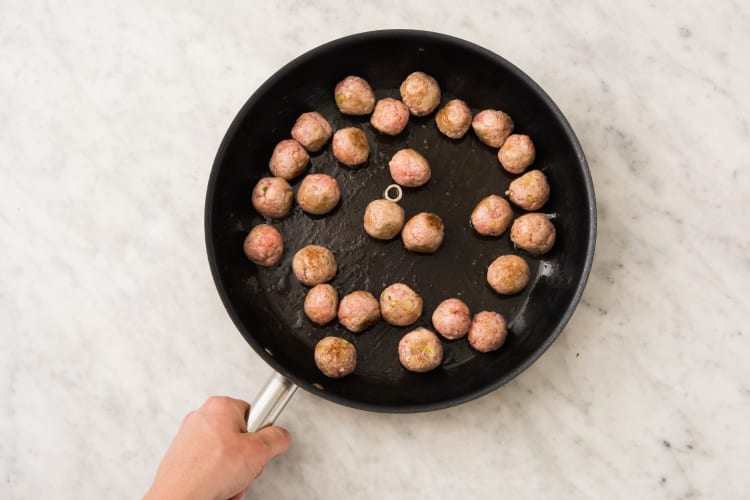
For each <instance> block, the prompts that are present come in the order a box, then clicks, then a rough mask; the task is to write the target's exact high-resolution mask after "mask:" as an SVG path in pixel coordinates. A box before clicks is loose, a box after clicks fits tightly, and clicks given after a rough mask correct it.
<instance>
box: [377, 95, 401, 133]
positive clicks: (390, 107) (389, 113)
mask: <svg viewBox="0 0 750 500" xmlns="http://www.w3.org/2000/svg"><path fill="white" fill-rule="evenodd" d="M407 123H409V108H407V107H406V104H404V103H403V102H401V101H398V100H396V99H391V98H390V97H386V98H385V99H381V100H379V101H378V102H377V103H376V104H375V111H373V112H372V116H371V117H370V124H371V125H372V126H373V127H374V128H375V129H376V130H378V131H380V132H382V133H384V134H387V135H398V134H400V133H401V132H402V131H403V130H404V129H405V128H406V124H407Z"/></svg>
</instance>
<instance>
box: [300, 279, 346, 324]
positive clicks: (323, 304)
mask: <svg viewBox="0 0 750 500" xmlns="http://www.w3.org/2000/svg"><path fill="white" fill-rule="evenodd" d="M338 308H339V294H338V292H337V291H336V289H335V288H333V287H332V286H331V285H329V284H328V283H324V284H320V285H315V286H314V287H312V288H311V289H310V291H309V292H307V296H305V306H304V309H305V315H306V316H307V317H308V318H310V321H312V322H313V323H317V324H318V325H325V324H327V323H330V322H331V321H333V318H335V317H336V312H337V311H338Z"/></svg>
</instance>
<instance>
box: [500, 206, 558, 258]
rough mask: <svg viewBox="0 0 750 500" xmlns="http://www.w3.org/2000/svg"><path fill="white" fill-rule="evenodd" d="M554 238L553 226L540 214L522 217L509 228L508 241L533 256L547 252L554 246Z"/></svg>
mask: <svg viewBox="0 0 750 500" xmlns="http://www.w3.org/2000/svg"><path fill="white" fill-rule="evenodd" d="M555 236H556V233H555V226H553V225H552V222H550V220H549V219H548V218H547V216H546V215H544V214H540V213H531V214H525V215H522V216H520V217H519V218H517V219H516V220H515V221H514V222H513V225H512V226H511V227H510V241H512V242H513V243H514V244H515V245H516V246H517V247H519V248H522V249H524V250H526V251H527V252H529V253H530V254H534V255H542V254H545V253H547V252H549V251H550V250H551V249H552V246H553V245H554V244H555Z"/></svg>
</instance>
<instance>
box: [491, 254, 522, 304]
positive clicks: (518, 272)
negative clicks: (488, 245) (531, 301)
mask: <svg viewBox="0 0 750 500" xmlns="http://www.w3.org/2000/svg"><path fill="white" fill-rule="evenodd" d="M530 277H531V271H530V270H529V265H528V264H527V263H526V261H525V260H523V259H522V258H521V257H519V256H518V255H501V256H500V257H498V258H497V259H495V260H494V261H493V262H492V264H490V267H488V268H487V283H489V284H490V286H491V287H492V289H493V290H495V291H496V292H497V293H500V294H503V295H513V294H515V293H518V292H520V291H521V290H523V289H524V288H526V285H528V284H529V278H530Z"/></svg>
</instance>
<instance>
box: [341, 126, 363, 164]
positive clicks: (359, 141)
mask: <svg viewBox="0 0 750 500" xmlns="http://www.w3.org/2000/svg"><path fill="white" fill-rule="evenodd" d="M333 156H335V157H336V159H337V160H338V161H340V162H341V163H343V164H344V165H346V166H347V167H356V166H357V165H361V164H363V163H364V162H366V161H367V158H368V157H369V156H370V145H369V144H368V143H367V137H366V136H365V133H364V132H362V131H361V130H360V129H358V128H357V127H347V128H342V129H340V130H337V131H336V133H335V134H334V135H333Z"/></svg>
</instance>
